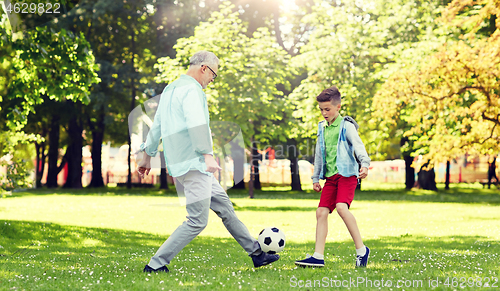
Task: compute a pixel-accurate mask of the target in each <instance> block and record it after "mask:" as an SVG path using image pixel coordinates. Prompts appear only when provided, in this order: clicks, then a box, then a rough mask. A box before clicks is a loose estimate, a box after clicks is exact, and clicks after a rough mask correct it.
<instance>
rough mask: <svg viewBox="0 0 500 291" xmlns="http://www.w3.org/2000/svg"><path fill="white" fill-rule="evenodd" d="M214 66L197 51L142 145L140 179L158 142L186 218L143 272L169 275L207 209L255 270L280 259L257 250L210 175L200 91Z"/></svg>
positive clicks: (162, 216)
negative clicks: (182, 199) (180, 195)
mask: <svg viewBox="0 0 500 291" xmlns="http://www.w3.org/2000/svg"><path fill="white" fill-rule="evenodd" d="M218 68H219V59H218V58H217V57H216V56H215V55H214V54H213V53H211V52H207V51H200V52H197V53H195V54H194V55H193V56H192V57H191V59H190V65H189V69H188V71H187V73H186V74H185V75H181V76H180V78H179V79H177V80H176V81H174V82H172V83H171V84H169V85H168V86H167V87H166V88H165V90H163V93H162V95H161V98H160V103H159V106H158V109H157V111H156V114H155V118H154V122H153V125H152V127H151V129H150V131H149V133H148V136H147V139H146V142H145V143H144V144H142V145H141V150H142V151H144V154H143V158H142V160H141V161H140V162H139V163H138V165H139V166H138V169H137V171H138V172H139V174H140V175H141V176H142V177H144V175H147V174H148V173H149V171H150V169H151V165H150V159H151V156H155V155H156V153H157V149H158V144H159V142H160V138H161V139H162V141H163V148H164V153H165V162H166V164H167V168H168V172H169V174H170V175H172V176H173V177H175V178H176V180H177V183H176V188H177V189H178V190H179V189H183V190H184V195H185V197H186V210H187V213H188V216H187V220H186V221H185V222H184V223H182V225H180V226H179V227H178V228H177V229H176V230H175V231H174V232H173V233H172V234H171V235H170V237H169V238H168V239H167V240H166V241H165V243H164V244H163V245H162V246H161V247H160V248H159V249H158V251H157V252H156V254H155V255H154V256H153V257H152V258H151V260H150V261H149V263H148V264H147V265H146V266H145V267H144V272H149V273H151V272H158V271H162V272H168V271H169V270H168V268H167V267H166V265H168V264H170V262H171V261H172V259H173V258H174V257H175V256H176V255H177V254H178V253H179V252H180V251H181V250H182V249H183V248H184V247H185V246H186V245H187V244H188V243H189V242H190V241H191V240H193V239H194V238H195V237H196V236H197V235H198V234H199V233H200V232H201V231H202V230H203V229H204V228H205V227H206V226H207V222H208V214H209V210H210V209H212V210H213V211H214V212H215V213H216V214H217V215H218V216H219V217H220V218H221V219H222V222H223V223H224V226H225V227H226V228H227V230H228V231H229V233H231V235H232V236H233V237H234V238H235V239H236V241H237V242H238V243H239V244H240V245H241V246H242V247H243V249H245V251H246V252H247V253H248V255H249V256H250V257H251V258H252V261H253V264H254V267H256V268H257V267H261V266H264V265H267V264H270V263H272V262H274V261H277V260H278V259H279V256H278V255H271V254H267V253H265V252H263V251H262V250H261V248H260V245H259V243H258V242H257V240H256V239H255V238H254V237H252V236H251V235H250V233H249V231H248V229H247V228H246V226H245V225H244V224H243V223H242V222H241V221H240V220H239V219H238V217H237V216H236V214H235V212H234V208H233V204H232V203H231V201H230V200H229V197H228V196H227V193H226V192H225V191H224V189H223V188H222V186H221V185H220V184H219V182H218V181H217V180H216V179H215V177H214V175H213V173H214V172H215V171H217V170H219V169H221V168H220V167H219V165H218V164H217V162H216V161H215V159H214V157H213V142H212V136H211V130H210V127H209V114H208V104H207V99H206V96H205V93H204V92H203V89H205V88H206V87H207V86H208V84H209V83H210V82H213V81H214V80H215V78H216V77H217V71H218ZM155 214H157V217H154V215H155ZM168 215H169V214H168V213H152V214H151V220H152V223H169V218H168Z"/></svg>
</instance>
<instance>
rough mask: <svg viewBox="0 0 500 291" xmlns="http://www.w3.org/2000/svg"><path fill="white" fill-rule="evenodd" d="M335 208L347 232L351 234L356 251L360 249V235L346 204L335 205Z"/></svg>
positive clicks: (361, 244)
mask: <svg viewBox="0 0 500 291" xmlns="http://www.w3.org/2000/svg"><path fill="white" fill-rule="evenodd" d="M336 208H337V213H338V214H339V215H340V217H341V218H342V220H343V221H344V223H345V225H346V226H347V230H349V233H350V234H351V237H352V240H353V241H354V245H355V246H356V249H360V248H362V247H363V246H364V244H363V240H362V239H361V233H360V232H359V228H358V224H357V223H356V218H355V217H354V215H352V213H351V212H350V211H349V208H348V206H347V204H346V203H337V205H336Z"/></svg>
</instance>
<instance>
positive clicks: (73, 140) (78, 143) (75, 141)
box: [64, 106, 83, 189]
mask: <svg viewBox="0 0 500 291" xmlns="http://www.w3.org/2000/svg"><path fill="white" fill-rule="evenodd" d="M77 107H79V106H77ZM82 133H83V126H82V124H81V121H80V120H79V115H78V114H77V116H76V117H73V118H71V120H70V121H69V125H68V137H69V143H68V149H67V150H66V155H67V163H68V178H67V179H66V183H65V184H64V188H74V189H79V188H82V147H83V137H82Z"/></svg>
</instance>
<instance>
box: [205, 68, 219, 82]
mask: <svg viewBox="0 0 500 291" xmlns="http://www.w3.org/2000/svg"><path fill="white" fill-rule="evenodd" d="M205 66H207V65H205ZM207 68H208V69H209V70H210V71H212V74H214V78H213V79H214V80H215V78H217V74H216V73H215V72H214V70H212V68H210V67H209V66H207Z"/></svg>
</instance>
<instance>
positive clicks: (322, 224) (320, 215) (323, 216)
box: [314, 207, 330, 255]
mask: <svg viewBox="0 0 500 291" xmlns="http://www.w3.org/2000/svg"><path fill="white" fill-rule="evenodd" d="M329 214H330V209H329V208H327V207H318V209H316V246H315V250H314V251H315V252H316V253H318V254H321V255H323V254H324V253H325V244H326V236H327V235H328V215H329Z"/></svg>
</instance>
